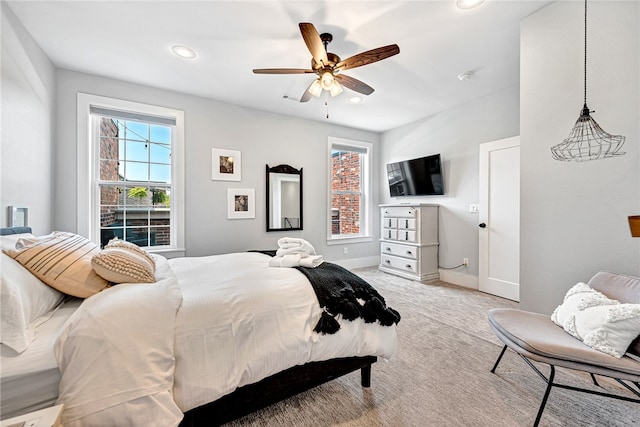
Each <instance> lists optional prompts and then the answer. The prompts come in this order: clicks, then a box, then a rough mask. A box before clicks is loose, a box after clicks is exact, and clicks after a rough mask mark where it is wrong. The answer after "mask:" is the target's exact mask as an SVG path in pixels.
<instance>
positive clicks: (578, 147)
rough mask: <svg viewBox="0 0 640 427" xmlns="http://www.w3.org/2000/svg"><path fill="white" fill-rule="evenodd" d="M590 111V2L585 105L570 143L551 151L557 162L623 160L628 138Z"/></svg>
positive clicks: (563, 143) (585, 16)
mask: <svg viewBox="0 0 640 427" xmlns="http://www.w3.org/2000/svg"><path fill="white" fill-rule="evenodd" d="M590 113H593V111H589V107H587V0H585V1H584V105H583V107H582V111H581V113H580V117H578V120H577V121H576V123H575V125H574V126H573V129H571V132H570V133H569V136H568V137H567V139H565V140H564V141H562V143H560V144H558V145H555V146H553V147H551V155H552V156H553V158H554V159H555V160H560V161H566V162H569V161H574V162H586V161H589V160H597V159H605V158H608V157H615V156H621V155H623V154H625V153H624V152H620V148H622V145H623V144H624V141H625V137H624V136H622V135H610V134H608V133H607V132H605V131H604V130H603V129H602V128H601V127H600V125H598V123H596V121H595V120H593V118H592V117H591V115H590Z"/></svg>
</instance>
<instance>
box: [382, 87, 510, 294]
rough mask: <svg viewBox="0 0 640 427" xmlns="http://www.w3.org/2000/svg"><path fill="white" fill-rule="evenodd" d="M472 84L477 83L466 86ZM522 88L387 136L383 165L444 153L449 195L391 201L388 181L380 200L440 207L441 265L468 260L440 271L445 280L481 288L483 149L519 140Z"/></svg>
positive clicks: (428, 119)
mask: <svg viewBox="0 0 640 427" xmlns="http://www.w3.org/2000/svg"><path fill="white" fill-rule="evenodd" d="M467 83H472V82H467ZM519 102H520V101H519V89H518V87H517V86H512V87H510V88H507V89H505V90H502V91H499V92H495V93H493V94H491V95H489V96H486V97H484V98H481V99H479V100H476V101H474V102H471V103H469V104H466V105H463V106H461V107H458V108H454V109H451V110H449V111H445V112H442V113H440V114H437V115H434V116H431V117H427V118H425V119H422V120H419V121H417V122H414V123H411V124H409V125H407V126H403V127H400V128H398V129H395V130H392V131H389V132H385V133H384V134H383V135H382V150H381V164H382V166H381V167H382V168H385V167H386V166H385V165H386V163H390V162H394V161H398V160H404V159H410V158H414V157H421V156H425V155H429V154H436V153H440V154H441V156H442V160H443V162H444V163H443V168H444V186H445V194H444V196H423V197H393V198H392V197H390V195H389V187H388V184H387V181H386V180H387V177H386V175H385V174H381V176H380V180H379V181H378V182H377V184H378V188H379V191H380V200H382V201H383V202H385V203H401V202H408V201H415V202H424V203H436V204H439V205H440V219H439V239H440V253H439V257H440V260H439V261H440V262H439V264H440V266H443V267H453V266H457V265H460V264H462V259H463V258H469V267H468V268H465V267H462V268H459V269H456V270H455V271H444V270H443V271H441V274H442V276H443V278H445V279H446V280H449V281H452V282H454V283H457V284H460V285H465V286H470V287H476V288H477V281H478V279H477V277H478V214H472V213H469V204H472V203H478V170H479V147H478V146H479V144H481V143H484V142H489V141H494V140H497V139H502V138H507V137H510V136H514V135H518V130H519V117H520V116H519V111H520V109H519Z"/></svg>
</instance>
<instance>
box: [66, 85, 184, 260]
mask: <svg viewBox="0 0 640 427" xmlns="http://www.w3.org/2000/svg"><path fill="white" fill-rule="evenodd" d="M78 101H79V102H78V109H79V111H78V113H79V119H86V122H84V126H81V125H80V124H81V123H83V122H82V121H81V120H79V121H78V122H79V129H78V136H79V137H78V151H79V161H78V167H79V174H78V176H79V177H80V176H82V173H83V172H84V173H86V177H87V180H86V181H84V182H86V183H87V184H84V183H83V182H80V181H83V180H82V179H81V178H79V182H78V194H79V202H78V212H79V215H78V217H79V221H78V222H79V227H78V228H79V232H80V233H81V234H84V233H83V231H84V232H85V233H86V235H87V236H88V237H89V238H90V239H91V240H92V241H94V242H96V243H99V244H100V245H101V246H104V245H105V244H106V243H107V242H108V241H109V240H111V239H112V238H114V237H118V238H120V239H123V240H127V241H129V242H133V243H135V244H137V245H139V246H141V247H146V248H148V249H149V250H152V251H166V250H181V248H183V246H184V245H183V242H184V225H183V212H184V207H183V203H184V202H183V200H184V198H183V197H184V196H183V191H182V189H183V183H182V182H183V179H182V176H183V172H182V171H183V168H182V159H183V157H184V156H183V155H182V154H183V152H184V149H183V144H182V135H183V130H182V121H183V120H182V118H183V114H182V112H180V111H176V110H170V109H165V108H160V107H154V106H148V105H144V104H137V103H130V102H126V101H120V100H114V99H109V98H102V97H96V96H92V95H85V94H78ZM81 101H82V102H81ZM85 127H86V129H85ZM85 133H86V136H85ZM81 146H84V147H85V148H84V149H83V150H82V149H81ZM87 146H88V147H87ZM87 148H88V149H87ZM84 156H86V157H85V159H86V160H87V163H88V167H84V168H83V167H82V162H81V160H80V158H82V157H84ZM80 194H86V195H87V196H86V201H85V202H81V201H80ZM82 219H85V220H86V222H85V221H82ZM81 225H84V226H85V227H86V231H85V230H83V228H82V227H81Z"/></svg>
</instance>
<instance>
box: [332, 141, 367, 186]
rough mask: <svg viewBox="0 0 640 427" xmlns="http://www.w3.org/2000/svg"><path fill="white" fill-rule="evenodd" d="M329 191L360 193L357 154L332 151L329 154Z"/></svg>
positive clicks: (358, 156)
mask: <svg viewBox="0 0 640 427" xmlns="http://www.w3.org/2000/svg"><path fill="white" fill-rule="evenodd" d="M331 160H332V164H331V169H332V179H331V190H332V191H357V192H359V191H361V190H360V182H361V180H360V172H361V166H360V165H361V159H360V154H359V153H354V152H351V151H335V150H334V151H332V153H331Z"/></svg>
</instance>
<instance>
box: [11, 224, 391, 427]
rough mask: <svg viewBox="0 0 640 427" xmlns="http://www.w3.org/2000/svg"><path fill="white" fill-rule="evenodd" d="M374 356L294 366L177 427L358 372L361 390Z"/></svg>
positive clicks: (207, 422)
mask: <svg viewBox="0 0 640 427" xmlns="http://www.w3.org/2000/svg"><path fill="white" fill-rule="evenodd" d="M19 233H31V228H30V227H11V228H0V235H3V236H4V235H9V234H19ZM377 360H378V358H377V357H375V356H364V357H345V358H337V359H331V360H327V361H322V362H311V363H307V364H305V365H300V366H294V367H293V368H289V369H287V370H285V371H282V372H279V373H277V374H274V375H272V376H270V377H267V378H265V379H263V380H261V381H259V382H257V383H255V384H249V385H246V386H243V387H239V388H237V389H236V391H234V392H233V393H230V394H228V395H226V396H223V397H221V398H220V399H218V400H216V401H214V402H210V403H207V404H205V405H202V406H199V407H197V408H194V409H191V410H190V411H187V412H186V413H185V414H184V419H183V420H182V422H181V423H180V427H200V426H207V427H208V426H218V425H221V424H224V423H227V422H229V421H232V420H235V419H237V418H240V417H243V416H245V415H248V414H250V413H252V412H255V411H257V410H258V409H262V408H264V407H267V406H269V405H271V404H273V403H276V402H280V401H281V400H284V399H286V398H288V397H291V396H295V395H296V394H299V393H302V392H303V391H307V390H309V389H311V388H313V387H317V386H319V385H321V384H324V383H326V382H328V381H331V380H333V379H336V378H338V377H341V376H343V375H346V374H348V373H351V372H353V371H356V370H358V369H360V372H361V374H360V375H361V379H360V382H361V384H362V386H363V387H370V386H371V365H372V364H373V363H375V362H376V361H377Z"/></svg>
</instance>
